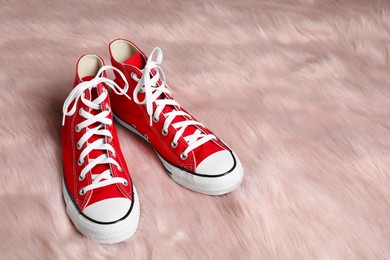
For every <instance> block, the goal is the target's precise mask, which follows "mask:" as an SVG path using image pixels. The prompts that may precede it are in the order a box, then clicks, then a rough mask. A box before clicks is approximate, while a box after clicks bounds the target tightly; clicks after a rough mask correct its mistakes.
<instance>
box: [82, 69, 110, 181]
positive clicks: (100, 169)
mask: <svg viewBox="0 0 390 260" xmlns="http://www.w3.org/2000/svg"><path fill="white" fill-rule="evenodd" d="M93 78H94V77H93V76H87V77H84V78H82V81H87V80H91V79H93ZM104 88H105V87H104V84H103V83H100V84H99V85H98V86H97V87H96V88H91V89H89V90H86V91H89V94H90V95H89V99H90V101H93V100H95V99H96V98H97V97H98V96H99V95H101V94H102V93H103V89H104ZM105 102H107V99H106V100H104V101H103V102H102V103H101V105H104V103H105ZM88 112H89V113H91V114H92V115H97V114H99V113H100V112H101V111H100V110H96V109H91V110H90V111H88ZM98 125H99V123H94V124H92V125H90V126H89V127H88V128H89V129H92V128H95V127H97V126H98ZM100 138H102V136H99V135H93V136H91V137H90V138H89V139H88V143H89V144H91V143H93V142H94V141H96V140H98V139H100ZM102 154H105V151H103V150H92V151H91V152H90V153H89V159H95V158H97V157H99V156H100V155H102ZM108 169H110V167H109V165H108V164H98V165H96V166H95V167H94V168H93V169H92V174H100V173H102V172H104V171H105V170H108Z"/></svg>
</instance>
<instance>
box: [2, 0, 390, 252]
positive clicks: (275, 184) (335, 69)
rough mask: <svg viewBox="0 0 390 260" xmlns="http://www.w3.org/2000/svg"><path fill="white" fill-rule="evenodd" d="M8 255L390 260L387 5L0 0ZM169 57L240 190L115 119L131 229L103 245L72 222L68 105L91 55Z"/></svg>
mask: <svg viewBox="0 0 390 260" xmlns="http://www.w3.org/2000/svg"><path fill="white" fill-rule="evenodd" d="M0 6H1V8H0V35H1V38H0V50H1V55H0V68H1V69H0V86H1V99H0V109H1V112H0V122H1V128H0V136H1V139H0V164H1V172H0V177H1V181H0V258H1V259H9V258H24V259H28V258H35V259H42V258H51V259H56V258H57V259H58V258H59V259H76V258H79V259H88V258H91V259H106V258H107V259H186V258H188V259H259V258H260V259H261V258H262V259H351V258H365V259H389V258H390V219H389V218H390V199H389V198H390V87H389V86H390V73H389V64H390V61H389V53H390V35H389V34H390V4H389V2H388V1H376V0H375V1H374V0H373V1H367V0H361V1H358V0H356V1H352V0H350V1H336V0H334V1H322V0H299V1H297V0H289V1H287V0H286V1H273V0H268V1H255V0H245V1H233V0H231V1H222V0H218V1H209V2H201V1H174V0H172V1H156V2H154V1H84V2H82V1H1V3H0ZM117 37H123V38H127V39H130V40H133V41H134V42H135V43H136V44H138V45H139V46H140V47H141V48H142V49H143V50H145V51H146V53H148V52H150V51H151V50H152V48H153V47H154V46H160V47H162V49H163V51H164V56H165V59H164V62H163V69H164V71H165V74H166V76H167V79H168V83H169V84H170V86H171V88H172V89H173V93H174V95H175V97H176V99H177V100H178V101H179V102H180V103H181V104H182V105H183V106H184V107H186V108H187V109H188V110H189V111H191V112H192V113H193V114H194V115H195V116H196V117H197V118H198V119H199V120H200V121H201V122H203V123H205V124H206V125H207V126H208V127H209V128H211V129H213V130H214V131H215V132H216V133H217V134H218V135H219V136H220V137H221V138H222V139H224V140H225V141H226V142H227V143H228V144H229V145H230V146H231V147H232V148H233V149H234V150H235V151H236V153H237V154H238V156H239V157H240V158H241V161H242V163H243V166H244V169H245V173H246V176H245V179H244V182H243V184H242V185H241V187H240V188H239V189H238V190H236V191H235V192H233V193H231V194H229V195H226V196H221V197H211V196H206V195H201V194H198V193H194V192H191V191H189V190H186V189H184V188H182V187H180V186H178V185H177V184H175V183H174V182H173V181H172V180H170V179H169V177H168V176H167V175H166V174H165V172H164V169H163V167H162V166H161V165H160V163H159V161H158V159H157V157H156V155H155V154H154V152H153V150H152V149H151V148H150V147H149V146H147V145H146V144H145V143H144V142H142V141H140V140H139V139H137V138H135V137H134V136H132V135H131V134H129V133H128V132H126V131H125V130H124V129H123V128H121V127H118V132H119V133H118V134H119V138H120V140H121V146H122V150H123V152H124V154H125V158H126V160H127V162H128V164H129V167H130V170H131V172H132V176H133V180H134V182H135V184H136V187H137V190H138V192H139V196H140V201H141V220H140V225H139V229H138V231H137V233H136V234H135V236H134V237H133V238H131V239H129V240H128V241H126V242H124V243H121V244H117V245H112V246H106V245H100V244H97V243H95V242H94V241H91V240H89V239H86V238H84V237H83V236H82V235H80V234H79V233H78V232H77V231H76V229H75V228H74V227H73V225H72V224H71V222H70V221H69V219H68V216H67V215H66V212H65V208H64V202H63V200H62V193H61V181H60V180H61V175H62V162H61V149H60V147H61V143H60V139H59V130H60V124H61V116H62V112H61V109H62V104H63V102H64V100H65V98H66V97H67V95H68V94H69V92H70V89H71V86H72V82H73V77H74V70H75V62H76V60H77V59H78V57H79V56H80V55H82V54H84V53H89V52H92V53H97V54H100V55H101V56H102V57H103V58H105V60H106V61H109V60H108V50H107V45H108V43H109V42H110V40H112V39H114V38H117Z"/></svg>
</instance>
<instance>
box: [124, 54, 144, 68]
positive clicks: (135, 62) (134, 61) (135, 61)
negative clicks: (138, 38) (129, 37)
mask: <svg viewBox="0 0 390 260" xmlns="http://www.w3.org/2000/svg"><path fill="white" fill-rule="evenodd" d="M124 63H125V64H127V65H131V66H134V67H136V68H138V69H140V70H142V69H143V68H144V67H145V64H146V61H145V58H144V56H142V54H141V53H137V54H134V55H133V56H131V57H130V58H128V59H127V60H126V61H125V62H124Z"/></svg>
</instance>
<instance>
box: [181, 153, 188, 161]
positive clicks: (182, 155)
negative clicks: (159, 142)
mask: <svg viewBox="0 0 390 260" xmlns="http://www.w3.org/2000/svg"><path fill="white" fill-rule="evenodd" d="M187 157H188V154H187V155H185V154H184V153H181V154H180V159H182V160H185V159H187Z"/></svg>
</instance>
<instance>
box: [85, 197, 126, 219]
mask: <svg viewBox="0 0 390 260" xmlns="http://www.w3.org/2000/svg"><path fill="white" fill-rule="evenodd" d="M130 207H131V200H129V199H126V198H111V199H105V200H101V201H98V202H95V203H93V204H91V205H89V206H88V207H86V208H85V209H84V211H83V213H84V215H86V216H87V217H89V218H91V219H93V220H95V221H99V222H113V221H117V220H119V219H121V218H123V217H124V216H125V215H126V214H127V212H129V210H130Z"/></svg>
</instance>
